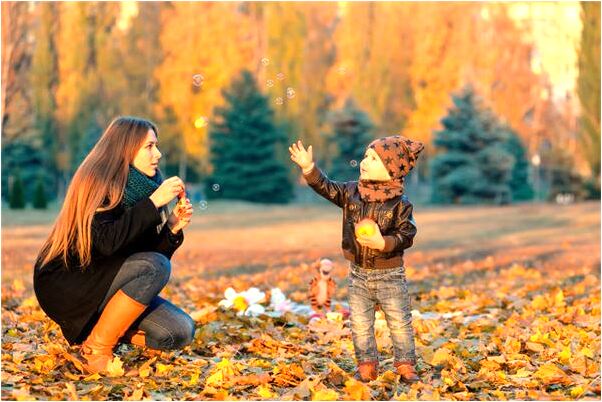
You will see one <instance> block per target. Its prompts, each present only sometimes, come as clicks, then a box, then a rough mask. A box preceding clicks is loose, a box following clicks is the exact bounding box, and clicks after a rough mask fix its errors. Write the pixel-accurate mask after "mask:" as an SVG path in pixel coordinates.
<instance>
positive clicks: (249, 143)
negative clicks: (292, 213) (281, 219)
mask: <svg viewBox="0 0 602 402" xmlns="http://www.w3.org/2000/svg"><path fill="white" fill-rule="evenodd" d="M223 96H224V98H225V99H226V105H225V106H224V107H219V108H217V109H216V122H215V124H213V125H212V127H211V130H210V138H211V163H212V166H213V174H212V175H211V177H210V178H209V180H208V181H207V190H206V191H207V193H208V195H209V197H211V198H227V199H238V200H245V201H251V202H264V203H286V202H288V201H289V200H290V199H291V198H292V196H293V188H292V183H291V182H290V179H289V175H288V165H286V164H285V163H284V162H282V161H281V160H279V158H277V157H276V154H277V153H278V149H280V152H281V153H282V152H284V150H286V147H287V143H286V142H285V141H286V140H287V137H286V135H285V134H283V133H282V132H279V131H277V130H276V127H275V125H274V111H273V110H272V108H271V107H270V104H269V102H268V97H267V96H265V95H263V94H262V93H261V92H260V91H259V88H258V86H257V82H256V80H255V78H254V77H253V75H252V74H251V72H250V71H248V70H244V71H242V72H241V74H240V75H239V76H237V77H236V78H235V79H234V81H233V82H232V84H231V85H230V87H229V88H227V89H225V90H224V91H223Z"/></svg>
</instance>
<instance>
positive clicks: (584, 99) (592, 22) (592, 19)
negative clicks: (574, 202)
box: [577, 2, 600, 198]
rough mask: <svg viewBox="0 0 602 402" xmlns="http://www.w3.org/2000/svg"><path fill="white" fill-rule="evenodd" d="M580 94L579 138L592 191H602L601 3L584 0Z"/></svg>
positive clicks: (578, 92)
mask: <svg viewBox="0 0 602 402" xmlns="http://www.w3.org/2000/svg"><path fill="white" fill-rule="evenodd" d="M581 8H582V20H583V31H582V34H581V46H580V49H579V78H578V80H577V94H578V95H579V100H580V102H581V117H580V126H579V140H580V142H581V151H582V152H583V153H584V154H585V158H586V160H587V162H588V164H589V168H590V171H591V177H592V179H591V180H590V184H589V187H590V188H591V191H590V192H591V193H593V194H596V193H597V197H598V198H599V195H600V3H596V2H582V3H581Z"/></svg>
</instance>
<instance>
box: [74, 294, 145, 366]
mask: <svg viewBox="0 0 602 402" xmlns="http://www.w3.org/2000/svg"><path fill="white" fill-rule="evenodd" d="M145 309H146V306H145V305H144V304H141V303H138V302H137V301H136V300H134V299H132V298H131V297H129V296H128V295H126V294H125V293H124V292H123V291H122V290H121V289H120V290H118V291H117V293H115V295H114V296H113V297H112V298H111V300H109V302H108V303H107V305H106V306H105V308H104V310H103V311H102V314H101V315H100V318H99V319H98V322H97V323H96V325H95V326H94V328H92V332H90V335H88V338H87V339H86V340H85V341H84V343H83V344H82V347H81V352H80V353H81V356H82V357H83V358H84V360H85V361H84V367H85V369H86V370H87V371H88V372H90V373H103V372H106V371H107V366H108V364H109V363H110V362H111V360H112V359H113V348H114V347H115V345H116V344H117V342H118V341H119V338H121V337H122V336H123V334H125V332H126V331H127V329H128V328H129V327H130V326H131V325H132V324H133V323H134V321H136V318H138V317H139V316H140V314H142V313H143V312H144V310H145Z"/></svg>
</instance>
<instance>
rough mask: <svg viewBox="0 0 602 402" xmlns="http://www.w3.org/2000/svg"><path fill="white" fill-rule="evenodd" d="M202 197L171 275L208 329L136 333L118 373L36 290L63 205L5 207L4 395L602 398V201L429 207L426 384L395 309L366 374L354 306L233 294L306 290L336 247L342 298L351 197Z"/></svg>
mask: <svg viewBox="0 0 602 402" xmlns="http://www.w3.org/2000/svg"><path fill="white" fill-rule="evenodd" d="M198 212H200V213H199V214H198V216H197V217H196V220H195V222H194V224H193V225H192V227H191V228H190V229H189V230H188V231H187V234H186V240H185V243H184V246H183V247H182V248H181V249H180V250H179V251H178V252H177V253H176V256H175V257H174V261H173V270H172V272H173V275H172V279H171V281H170V283H169V284H168V286H167V287H166V288H165V290H164V291H163V294H164V295H165V296H167V297H168V298H170V299H171V300H172V301H173V302H175V303H176V304H177V305H179V306H181V307H182V308H184V309H185V310H186V311H188V312H189V313H190V314H191V315H192V316H193V318H194V319H195V320H196V322H197V332H196V336H195V341H194V343H193V344H192V345H191V346H190V347H187V348H185V349H184V350H181V351H175V352H169V353H167V352H163V353H161V354H158V355H157V354H154V353H152V352H149V351H144V350H141V349H138V348H136V347H133V346H130V345H121V346H120V347H119V348H118V349H117V351H116V354H117V356H119V359H118V360H116V361H115V363H116V364H115V365H114V367H112V374H113V375H115V376H114V377H110V376H106V377H104V376H103V377H101V376H98V375H93V376H86V375H83V374H81V373H80V371H79V370H78V369H77V367H76V364H75V363H73V362H72V359H71V358H70V355H69V353H72V352H73V349H72V348H70V347H69V346H68V345H67V344H66V342H65V341H64V340H63V339H62V337H61V335H60V330H59V329H58V327H57V326H56V325H55V324H54V323H52V322H51V321H50V320H48V319H47V318H46V317H45V315H44V314H43V312H42V311H41V310H40V308H39V306H38V305H37V302H36V300H35V297H33V293H32V287H31V273H32V272H31V265H32V262H33V259H34V258H35V253H36V252H37V249H38V248H39V246H40V244H41V242H42V240H43V238H44V236H45V235H46V234H47V233H48V229H49V226H48V224H47V223H48V222H49V221H50V220H51V219H52V216H51V215H52V214H48V215H46V216H40V217H36V218H35V219H33V218H31V219H29V220H25V221H19V220H18V219H16V218H14V217H12V216H11V215H10V214H8V215H7V213H6V212H5V213H3V222H2V223H3V226H2V399H3V400H9V399H17V400H30V399H43V400H59V399H70V400H74V399H77V400H87V399H91V400H103V399H113V400H115V399H126V400H170V399H172V400H199V399H229V400H235V399H252V400H261V399H267V400H300V399H304V400H309V399H316V400H336V399H338V400H358V399H361V400H369V399H380V400H389V399H396V400H407V399H425V400H437V399H447V400H450V399H452V400H505V399H520V400H538V399H546V400H549V399H553V400H557V399H561V400H563V399H582V400H586V399H589V400H599V398H600V204H599V203H587V204H578V205H573V206H557V205H523V206H512V207H504V208H494V207H488V208H449V209H426V208H416V220H417V222H418V224H419V235H418V236H417V238H416V241H415V248H412V249H411V250H410V251H409V252H408V254H407V257H406V266H407V275H408V279H409V281H410V292H411V296H412V303H413V304H412V308H413V309H414V310H415V311H414V320H413V325H414V329H415V332H416V344H417V353H418V356H419V361H418V365H417V366H418V371H419V375H420V377H421V378H422V382H420V383H417V384H414V385H412V386H408V385H399V384H397V377H396V376H395V375H394V374H393V372H392V363H393V361H392V355H391V350H390V341H389V339H388V336H387V329H386V325H384V321H382V320H377V323H376V332H377V339H378V343H379V350H380V354H381V362H380V374H381V375H380V376H379V378H378V379H377V380H376V381H373V382H372V383H369V384H362V383H358V382H356V381H354V380H353V379H352V374H353V371H354V368H355V362H354V358H353V347H352V343H351V338H350V332H349V324H348V322H347V321H344V320H343V321H327V320H322V321H318V322H312V323H311V324H309V322H308V317H304V316H296V315H293V314H287V315H285V316H283V317H279V318H270V317H267V316H262V317H258V318H250V317H238V316H236V314H235V313H234V312H231V311H223V310H221V309H218V308H217V304H218V302H219V301H220V300H221V299H222V298H223V292H224V290H225V289H226V288H227V287H229V286H232V287H234V288H235V289H236V290H238V291H241V290H245V289H247V288H249V287H251V286H256V287H258V288H260V289H261V290H262V291H268V290H269V289H271V288H273V287H279V288H280V289H281V290H282V291H283V292H284V293H285V294H286V295H287V296H288V297H290V298H291V299H292V300H293V301H296V302H299V303H304V302H306V293H305V292H306V287H307V283H308V282H309V279H310V278H311V276H312V275H313V272H312V271H311V269H310V268H309V265H310V264H311V263H312V262H314V261H315V260H316V259H318V258H320V257H330V258H332V259H333V260H334V261H335V263H336V268H335V271H334V276H335V277H336V278H337V282H338V290H337V294H336V298H335V300H337V301H340V302H344V301H345V300H346V297H347V289H346V285H347V280H346V273H347V269H348V268H347V264H346V263H345V261H344V259H343V258H342V257H341V256H340V251H339V243H340V216H339V213H338V211H337V210H336V209H335V208H331V207H329V206H319V207H299V206H296V207H292V206H291V207H279V208H268V207H252V206H247V205H244V204H216V205H210V206H209V208H208V209H207V210H205V211H198ZM38 218H39V219H38ZM36 222H42V223H41V224H36ZM122 373H123V375H121V376H120V375H119V374H122Z"/></svg>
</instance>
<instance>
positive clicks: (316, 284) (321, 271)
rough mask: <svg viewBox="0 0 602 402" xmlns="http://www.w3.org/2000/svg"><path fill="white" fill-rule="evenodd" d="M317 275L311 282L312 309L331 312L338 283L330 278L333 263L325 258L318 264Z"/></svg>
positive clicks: (309, 293) (310, 298)
mask: <svg viewBox="0 0 602 402" xmlns="http://www.w3.org/2000/svg"><path fill="white" fill-rule="evenodd" d="M316 268H317V271H318V272H317V275H316V276H314V277H313V278H312V280H311V281H310V282H309V292H308V295H309V300H310V302H311V308H312V309H313V310H314V311H315V312H318V311H319V310H320V309H321V308H324V309H325V310H326V311H330V303H331V300H332V296H333V295H334V292H335V290H336V283H335V281H334V279H332V278H331V277H330V272H331V271H332V261H330V260H329V259H328V258H323V259H322V260H320V262H319V263H318V264H317V267H316Z"/></svg>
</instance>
